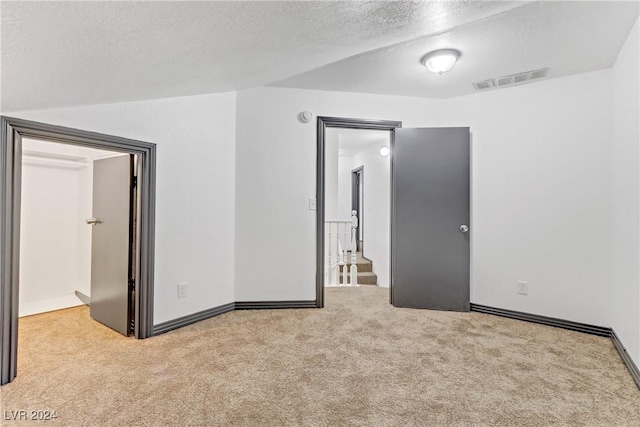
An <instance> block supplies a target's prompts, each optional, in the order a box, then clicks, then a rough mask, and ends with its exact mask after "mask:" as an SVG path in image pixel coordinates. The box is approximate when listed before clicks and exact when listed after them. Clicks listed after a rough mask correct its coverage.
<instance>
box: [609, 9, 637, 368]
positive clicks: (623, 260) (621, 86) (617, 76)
mask: <svg viewBox="0 0 640 427" xmlns="http://www.w3.org/2000/svg"><path fill="white" fill-rule="evenodd" d="M639 38H640V33H639V31H638V21H636V24H635V26H634V27H633V29H632V30H631V33H630V34H629V37H628V38H627V41H626V43H625V44H624V46H623V48H622V50H621V51H620V54H619V56H618V58H617V60H616V63H615V66H614V67H613V75H612V84H613V110H612V113H613V114H612V119H613V126H612V153H613V157H612V163H611V164H612V172H613V175H612V193H611V195H612V199H611V206H612V213H613V222H612V224H613V227H612V234H613V236H612V271H613V275H612V293H611V298H612V307H613V310H612V312H611V314H612V320H611V326H612V327H613V328H614V330H615V331H616V333H617V334H618V336H619V337H620V340H621V341H622V342H623V343H624V345H625V346H626V347H627V351H628V352H629V354H630V355H631V357H632V358H633V360H634V361H635V362H636V364H638V365H639V366H640V264H639V263H640V250H639V249H640V169H639V168H640V150H639V147H638V145H639V144H640V142H639V141H640V129H639V125H638V121H639V120H640V119H639V117H640V110H639V107H638V104H639V103H640V101H639V99H638V97H639V92H640V87H639V86H638V79H639V75H640V70H639V69H638V62H639V59H638V51H639V50H640V46H639V43H638V39H639Z"/></svg>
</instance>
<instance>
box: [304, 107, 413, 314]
mask: <svg viewBox="0 0 640 427" xmlns="http://www.w3.org/2000/svg"><path fill="white" fill-rule="evenodd" d="M401 127H402V122H401V121H393V120H371V119H352V118H345V117H327V116H318V123H317V151H316V307H318V308H322V307H324V220H325V215H324V207H325V194H324V192H325V167H326V156H325V145H326V144H325V135H326V130H327V128H346V129H359V130H386V131H389V132H390V133H391V135H390V140H391V141H390V142H391V143H390V149H391V156H393V149H394V143H393V141H394V137H395V130H396V128H401ZM392 158H393V157H392ZM391 180H392V182H393V162H391ZM391 191H392V192H393V185H392V186H391ZM391 203H393V194H392V195H391ZM391 214H392V215H393V210H392V212H391ZM391 249H392V248H389V253H390V254H391ZM389 270H390V273H391V274H390V276H391V280H390V282H389V300H390V301H391V302H392V303H393V265H392V264H391V259H390V260H389Z"/></svg>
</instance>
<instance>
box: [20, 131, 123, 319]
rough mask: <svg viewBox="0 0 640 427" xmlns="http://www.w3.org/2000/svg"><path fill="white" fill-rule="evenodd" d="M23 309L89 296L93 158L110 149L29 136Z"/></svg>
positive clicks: (39, 310)
mask: <svg viewBox="0 0 640 427" xmlns="http://www.w3.org/2000/svg"><path fill="white" fill-rule="evenodd" d="M22 149H23V161H22V180H23V182H22V194H21V196H22V211H21V223H20V226H21V242H20V243H21V244H20V275H21V277H20V278H21V280H20V314H21V315H22V316H25V315H31V314H36V313H42V312H45V311H51V310H59V309H62V308H67V307H73V306H75V305H80V304H81V302H80V300H79V299H78V298H77V297H76V296H75V291H76V290H78V291H80V292H82V293H84V294H86V295H91V227H90V226H88V225H87V224H86V223H85V219H86V218H89V217H91V210H92V206H91V205H92V200H91V196H92V182H93V160H94V159H96V158H99V157H103V156H107V155H113V153H112V152H109V151H103V150H95V149H91V148H87V147H78V146H73V145H67V144H59V143H53V142H46V141H42V140H33V139H29V138H25V139H24V140H23V146H22Z"/></svg>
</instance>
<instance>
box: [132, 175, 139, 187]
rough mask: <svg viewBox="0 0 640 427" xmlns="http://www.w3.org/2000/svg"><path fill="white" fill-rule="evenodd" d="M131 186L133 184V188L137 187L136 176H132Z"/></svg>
mask: <svg viewBox="0 0 640 427" xmlns="http://www.w3.org/2000/svg"><path fill="white" fill-rule="evenodd" d="M132 186H133V188H138V177H137V176H134V177H133V183H132Z"/></svg>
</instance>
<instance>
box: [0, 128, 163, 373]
mask: <svg viewBox="0 0 640 427" xmlns="http://www.w3.org/2000/svg"><path fill="white" fill-rule="evenodd" d="M0 126H1V132H2V133H1V138H2V139H1V145H0V148H1V150H0V164H1V166H2V183H3V186H2V188H1V190H2V193H1V197H0V203H1V205H0V208H1V211H2V218H1V224H0V225H1V227H0V233H1V234H0V244H1V245H2V247H1V248H2V251H1V253H0V255H1V256H0V272H1V275H0V280H1V282H0V322H1V326H0V374H1V375H0V384H6V383H8V382H10V381H12V380H13V379H14V378H15V376H16V374H17V360H18V351H17V348H18V317H19V289H20V288H19V284H20V275H19V268H20V243H21V236H20V218H21V209H20V207H21V196H22V155H23V138H32V139H36V140H45V141H53V142H57V143H63V144H69V145H73V146H78V147H89V148H94V149H98V150H108V151H115V152H118V153H121V154H122V155H121V156H118V157H116V158H120V159H124V161H120V162H119V163H121V164H122V165H124V167H126V168H129V167H130V166H131V165H132V162H133V158H134V157H133V156H135V158H136V159H137V167H136V170H137V178H136V180H135V181H136V182H135V185H136V187H137V192H136V194H137V196H136V197H135V199H131V193H129V192H127V194H126V195H125V198H126V199H127V200H128V201H129V203H131V206H130V208H131V209H127V210H126V224H125V227H126V228H127V236H126V243H125V248H124V251H125V253H127V255H128V254H129V248H131V251H132V252H131V253H132V254H135V255H132V256H131V257H130V259H133V256H135V261H136V262H134V263H132V265H129V264H130V263H129V262H128V260H125V261H126V264H127V266H126V270H127V271H126V273H127V275H129V274H132V277H131V278H132V280H129V278H130V277H129V276H127V279H125V282H129V283H125V284H124V285H125V286H127V289H129V288H128V286H130V287H131V289H132V290H133V289H135V291H134V292H133V295H134V297H133V299H132V307H127V309H129V310H130V313H131V314H132V318H133V322H134V327H133V335H134V336H135V337H136V338H138V339H143V338H147V337H149V336H151V335H152V328H153V269H154V230H155V164H156V146H155V144H152V143H148V142H143V141H136V140H131V139H126V138H121V137H116V136H110V135H104V134H98V133H93V132H87V131H81V130H77V129H71V128H65V127H60V126H53V125H48V124H43V123H37V122H32V121H27V120H22V119H16V118H10V117H1V125H0ZM122 165H121V166H122ZM129 170H133V168H131V169H129ZM127 178H129V176H127ZM131 182H133V180H132V181H131ZM127 185H129V183H128V184H127ZM118 203H120V202H118ZM132 210H135V213H136V219H135V221H133V220H131V218H130V214H131V212H132ZM90 220H91V219H90ZM99 221H100V219H99V218H98V219H96V222H95V223H98V222H99ZM134 224H135V226H133V225H134ZM129 232H130V233H129ZM131 240H133V242H131ZM134 266H135V268H134V269H132V268H133V267H134ZM125 321H126V320H125ZM127 327H129V325H127ZM125 332H127V331H125Z"/></svg>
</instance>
